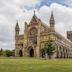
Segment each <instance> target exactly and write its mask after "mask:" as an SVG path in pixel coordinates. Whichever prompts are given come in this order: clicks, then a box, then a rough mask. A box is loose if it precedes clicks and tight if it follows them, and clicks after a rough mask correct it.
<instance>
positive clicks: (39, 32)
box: [15, 13, 72, 58]
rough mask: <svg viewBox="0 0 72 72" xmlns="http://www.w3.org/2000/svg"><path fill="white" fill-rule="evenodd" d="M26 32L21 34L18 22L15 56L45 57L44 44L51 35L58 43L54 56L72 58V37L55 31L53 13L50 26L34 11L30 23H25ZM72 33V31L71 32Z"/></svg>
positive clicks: (55, 42)
mask: <svg viewBox="0 0 72 72" xmlns="http://www.w3.org/2000/svg"><path fill="white" fill-rule="evenodd" d="M24 24H25V28H24V34H22V35H20V34H19V32H20V28H19V25H18V22H17V24H16V27H15V56H18V57H19V56H23V57H37V58H39V57H43V56H44V51H43V48H44V44H45V42H46V41H47V40H48V38H49V37H51V38H52V39H53V42H54V44H56V46H57V47H56V50H55V53H54V54H53V56H52V57H53V58H72V42H71V41H72V38H70V37H69V32H67V38H64V37H63V36H62V35H60V34H59V33H57V32H56V31H55V20H54V16H53V13H51V17H50V20H49V24H50V26H49V27H48V26H47V25H45V24H44V23H43V22H42V21H41V19H39V18H38V17H37V16H36V14H35V13H34V15H33V17H32V19H31V21H30V22H29V24H28V23H27V22H25V23H24ZM70 34H71V33H70Z"/></svg>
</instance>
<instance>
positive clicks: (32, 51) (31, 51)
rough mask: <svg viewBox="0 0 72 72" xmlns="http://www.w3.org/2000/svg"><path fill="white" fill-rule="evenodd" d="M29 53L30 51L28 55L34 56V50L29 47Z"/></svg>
mask: <svg viewBox="0 0 72 72" xmlns="http://www.w3.org/2000/svg"><path fill="white" fill-rule="evenodd" d="M29 53H30V54H29V55H30V57H34V50H33V49H32V48H31V49H30V52H29Z"/></svg>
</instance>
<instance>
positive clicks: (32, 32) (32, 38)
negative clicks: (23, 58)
mask: <svg viewBox="0 0 72 72" xmlns="http://www.w3.org/2000/svg"><path fill="white" fill-rule="evenodd" d="M29 40H30V41H31V42H32V43H33V44H35V45H36V44H37V29H36V28H35V27H33V28H31V30H30V31H29Z"/></svg>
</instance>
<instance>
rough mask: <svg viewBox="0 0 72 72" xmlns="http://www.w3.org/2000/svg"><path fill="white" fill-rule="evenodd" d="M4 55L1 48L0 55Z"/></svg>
mask: <svg viewBox="0 0 72 72" xmlns="http://www.w3.org/2000/svg"><path fill="white" fill-rule="evenodd" d="M2 55H3V49H2V48H1V50H0V56H2Z"/></svg>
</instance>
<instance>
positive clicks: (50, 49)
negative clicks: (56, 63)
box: [44, 37, 55, 59]
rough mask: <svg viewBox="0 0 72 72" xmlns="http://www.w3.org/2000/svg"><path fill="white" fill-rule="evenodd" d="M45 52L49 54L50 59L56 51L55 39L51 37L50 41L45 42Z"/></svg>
mask: <svg viewBox="0 0 72 72" xmlns="http://www.w3.org/2000/svg"><path fill="white" fill-rule="evenodd" d="M44 50H45V53H46V54H47V55H48V57H49V59H51V56H52V55H53V53H54V52H55V45H54V44H53V40H52V39H51V38H50V37H49V39H48V41H47V42H46V43H45V46H44Z"/></svg>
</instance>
